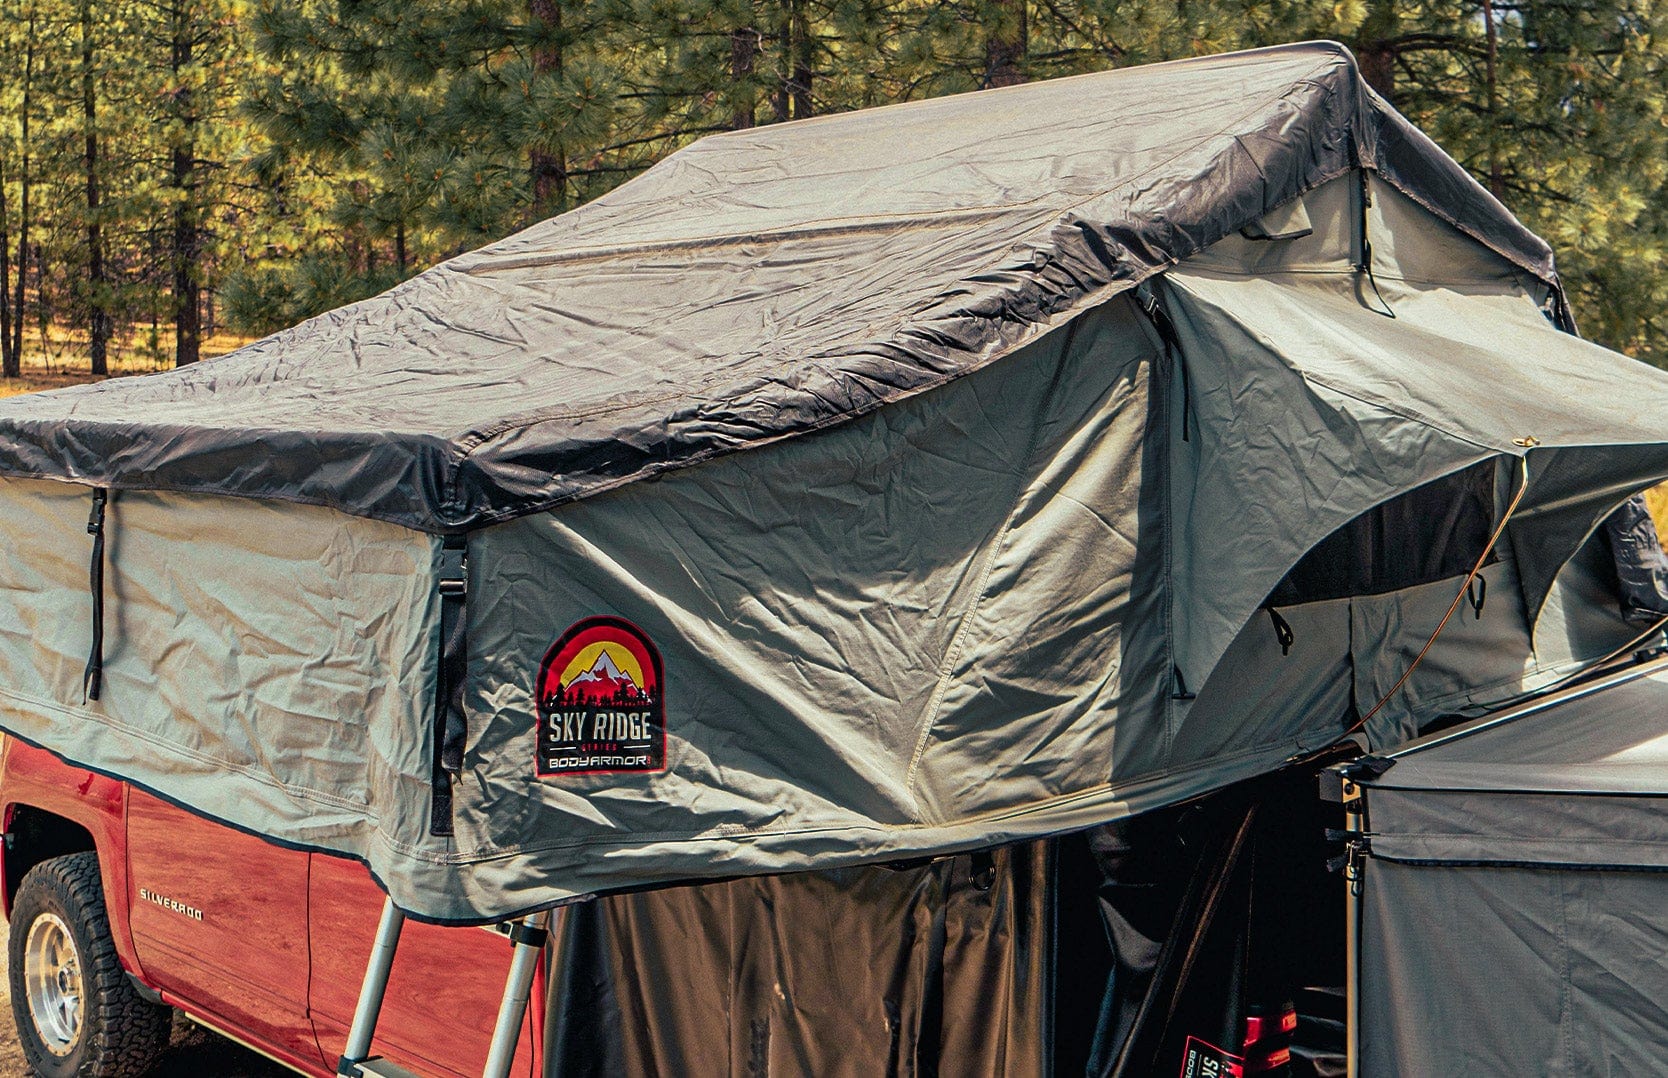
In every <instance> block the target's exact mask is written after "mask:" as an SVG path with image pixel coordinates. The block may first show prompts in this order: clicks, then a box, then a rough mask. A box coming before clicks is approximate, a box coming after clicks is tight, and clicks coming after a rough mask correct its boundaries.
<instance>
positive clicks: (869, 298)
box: [0, 43, 1556, 532]
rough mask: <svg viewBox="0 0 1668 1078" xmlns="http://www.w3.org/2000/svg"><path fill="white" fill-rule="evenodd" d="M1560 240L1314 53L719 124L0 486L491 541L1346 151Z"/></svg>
mask: <svg viewBox="0 0 1668 1078" xmlns="http://www.w3.org/2000/svg"><path fill="white" fill-rule="evenodd" d="M1362 162H1365V163H1366V164H1368V165H1369V166H1370V167H1372V168H1374V169H1376V170H1377V172H1378V173H1379V175H1380V176H1381V177H1382V178H1383V179H1384V180H1385V181H1386V182H1388V183H1390V184H1391V185H1393V186H1394V187H1396V188H1397V189H1399V190H1401V191H1402V192H1404V193H1406V194H1407V195H1409V196H1410V197H1412V198H1413V199H1415V200H1416V201H1417V202H1419V203H1420V204H1421V205H1423V206H1424V207H1426V208H1427V209H1429V210H1431V211H1432V212H1433V213H1435V214H1437V215H1438V216H1439V217H1441V218H1443V219H1445V220H1447V221H1448V222H1449V223H1450V224H1453V225H1454V226H1455V227H1457V228H1459V229H1460V230H1461V231H1463V232H1465V233H1467V234H1468V235H1470V236H1471V237H1473V238H1474V239H1476V240H1478V241H1479V242H1480V243H1482V244H1484V245H1486V246H1487V247H1489V248H1491V249H1492V250H1494V251H1495V252H1496V253H1498V254H1499V255H1500V256H1501V257H1502V258H1504V259H1506V260H1507V261H1509V262H1511V263H1513V264H1515V265H1516V266H1518V267H1519V268H1521V269H1522V270H1523V271H1525V272H1526V273H1528V274H1532V275H1534V276H1535V277H1538V278H1540V279H1541V280H1543V281H1546V282H1547V283H1548V284H1550V285H1552V286H1553V287H1554V288H1555V287H1556V276H1555V274H1554V272H1553V267H1552V258H1551V254H1550V252H1549V251H1548V249H1547V247H1546V245H1545V244H1544V243H1542V242H1541V241H1540V240H1539V239H1537V238H1536V237H1535V236H1533V235H1532V234H1531V233H1529V232H1528V231H1527V230H1526V229H1525V228H1524V227H1523V226H1522V225H1521V224H1519V223H1518V222H1517V221H1516V220H1515V219H1514V218H1513V217H1512V216H1511V215H1510V213H1508V212H1507V211H1506V210H1505V209H1504V208H1502V207H1501V206H1500V205H1499V203H1497V202H1496V201H1495V200H1494V199H1493V198H1491V197H1490V196H1489V195H1488V193H1487V192H1485V191H1484V190H1483V189H1482V188H1481V187H1479V186H1478V185H1477V184H1476V183H1475V182H1474V181H1473V180H1472V179H1471V178H1470V177H1469V176H1468V175H1467V174H1466V173H1465V172H1464V171H1463V170H1462V169H1461V168H1460V167H1459V166H1458V165H1456V164H1455V163H1454V162H1453V161H1452V160H1450V159H1449V158H1448V157H1446V156H1445V155H1444V154H1443V153H1442V152H1441V151H1440V150H1438V149H1437V148H1436V147H1435V146H1434V145H1433V144H1432V143H1431V142H1430V141H1429V140H1428V139H1427V138H1425V137H1424V136H1423V135H1421V134H1419V133H1418V132H1417V131H1416V130H1414V129H1413V128H1412V127H1411V126H1410V125H1409V124H1408V123H1407V121H1406V120H1404V119H1403V118H1402V117H1401V116H1400V115H1398V114H1397V113H1395V112H1394V110H1392V109H1391V108H1390V107H1389V106H1387V105H1386V104H1385V103H1384V102H1383V101H1382V100H1380V99H1379V98H1377V97H1376V96H1375V95H1373V94H1372V92H1371V91H1370V90H1369V89H1368V88H1367V87H1366V86H1365V84H1364V83H1363V82H1362V81H1361V79H1360V77H1359V74H1358V73H1357V70H1356V66H1355V62H1354V59H1353V58H1352V57H1351V56H1350V54H1349V52H1348V51H1347V50H1346V49H1344V48H1343V47H1342V46H1340V45H1336V44H1330V43H1312V44H1302V45H1290V46H1284V47H1280V48H1273V49H1264V50H1259V51H1256V52H1247V53H1239V54H1235V55H1230V56H1222V57H1213V58H1207V59H1200V60H1188V61H1180V62H1176V63H1170V64H1160V65H1155V66H1152V67H1144V68H1136V69H1129V70H1122V71H1112V72H1107V73H1104V74H1096V75H1085V76H1080V77H1077V78H1072V79H1062V80H1057V81H1053V82H1045V83H1036V84H1031V85H1025V86H1018V87H1012V88H1009V89H1003V90H994V91H985V92H980V93H976V94H966V95H961V96H957V97H949V98H941V99H937V100H931V101H922V102H915V103H910V104H904V105H897V106H892V107H889V108H884V109H877V110H871V111H867V112H862V113H853V114H846V115H839V116H829V117H823V118H818V119H813V120H808V121H804V122H801V123H794V124H786V125H779V126H772V127H766V128H760V129H757V130H754V131H748V132H738V133H734V134H727V135H720V136H714V137H711V138H707V139H703V140H701V141H699V142H697V143H695V144H694V145H692V146H690V147H688V148H687V149H684V150H682V151H680V152H678V153H676V154H673V155H672V156H671V157H669V158H667V159H666V160H665V161H663V162H662V163H660V164H659V165H657V166H656V167H655V168H653V169H650V170H649V171H648V172H647V173H645V174H644V175H643V176H641V177H639V178H637V179H636V180H634V181H632V182H631V183H628V184H626V185H625V186H623V187H621V188H619V189H618V190H616V191H614V192H613V193H611V194H609V195H607V196H604V197H603V198H601V199H598V200H597V201H595V202H593V203H591V204H589V205H587V206H584V207H582V208H580V209H577V210H575V211H573V212H571V213H568V214H564V215H563V216H561V217H557V218H554V219H552V220H549V221H546V222H543V223H542V224H539V225H536V226H534V227H532V228H529V229H527V230H526V231H524V232H521V233H519V234H517V235H514V236H511V237H510V238H508V239H506V240H503V241H501V242H499V243H496V244H493V245H491V246H488V247H486V248H483V249H481V250H479V251H476V252H474V253H471V254H468V255H464V256H462V257H460V258H455V259H453V260H451V261H450V262H447V263H444V264H442V265H440V266H437V267H435V268H434V269H432V270H429V271H428V272H426V273H423V274H421V275H419V276H418V277H416V278H414V279H413V280H411V281H408V282H406V283H405V284H403V285H401V286H399V287H397V288H395V289H393V290H391V291H389V292H387V293H384V294H383V295H380V296H377V297H375V298H372V299H369V300H366V301H364V302H362V303H358V304H354V305H352V306H349V307H345V308H342V309H341V310H337V311H333V312H331V313H329V314H326V315H323V316H320V317H318V318H315V319H312V320H310V321H308V322H305V323H303V324H301V325H299V326H296V327H294V328H292V329H289V330H286V331H284V332H281V333H278V334H276V335H274V336H272V337H268V338H266V339H265V340H262V341H259V342H257V343H255V344H253V345H250V346H249V347H247V348H244V349H241V350H240V351H238V352H236V353H234V354H233V355H231V356H228V357H225V358H223V359H220V360H217V361H215V362H213V363H208V364H203V365H200V366H197V367H195V368H190V369H186V370H183V371H175V372H167V373H162V374H156V375H151V376H147V377H142V378H130V379H118V380H114V381H109V382H103V383H100V384H97V385H90V386H81V387H76V388H71V389H65V390H59V391H55V392H51V393H45V394H37V395H32V396H28V397H19V398H14V399H12V400H8V401H5V402H0V473H3V474H10V475H34V476H45V477H49V478H58V479H64V480H69V481H74V482H82V483H89V484H97V485H106V486H112V487H117V488H151V489H171V490H183V491H197V492H206V493H217V494H228V495H240V496H248V497H261V498H275V499H285V500H291V501H299V502H308V503H315V504H322V505H328V506H333V507H335V508H337V509H340V510H342V511H345V512H348V513H352V514H356V515H361V516H367V517H375V518H380V519H384V520H389V521H393V522H395V523H399V524H403V525H407V526H409V527H413V528H417V529H421V530H424V531H430V532H452V531H458V530H464V529H469V528H473V527H478V526H481V525H484V524H488V523H492V522H494V521H497V520H503V519H509V518H512V517H515V516H519V515H523V514H526V513H531V512H535V511H538V510H540V509H544V508H547V507H549V506H552V505H555V504H558V503H561V502H563V501H568V500H572V499H575V498H581V497H585V496H587V495H589V494H593V493H596V492H598V491H601V490H605V489H608V488H610V487H613V486H617V485H619V484H621V483H626V482H630V481H632V480H634V479H639V478H643V477H646V476H649V475H652V474H655V473H657V472H660V471H663V470H665V469H668V468H674V467H679V466H682V465H687V464H690V463H694V462H696V461H699V460H703V459H707V458H709V457H713V456H716V455H718V454H721V453H726V452H729V451H731V450H736V449H743V448H747V447H749V446H754V445H759V444H763V443H766V442H771V441H774V440H778V439H781V438H786V437H791V436H794V435H798V434H802V433H806V432H808V431H812V430H816V429H820V428H823V427H827V426H830V425H833V424H836V423H840V422H842V421H845V420H848V419H851V418H853V417H855V416H858V415H861V414H863V413H865V412H868V411H871V410H873V409H875V408H878V407H881V406H882V405H885V404H887V403H890V402H892V401H896V400H899V399H902V398H905V397H908V396H911V395H913V394H916V393H919V392H921V391H923V390H926V389H929V388H931V387H933V386H935V385H939V384H942V383H943V382H946V381H948V380H950V379H952V378H955V377H957V376H959V375H962V374H965V373H967V372H969V371H971V370H974V369H977V368H978V367H980V366H983V365H984V364H986V363H989V362H991V361H992V360H994V359H996V358H998V357H1000V356H1002V355H1005V354H1007V353H1008V352H1011V351H1012V350H1014V349H1015V348H1017V347H1019V346H1020V345H1022V344H1024V343H1026V342H1027V341H1029V340H1031V339H1034V338H1035V337H1037V336H1038V335H1040V334H1042V333H1044V332H1046V331H1048V330H1049V329H1051V328H1053V327H1054V326H1057V325H1059V324H1060V323H1061V322H1062V321H1064V320H1066V319H1068V318H1069V317H1071V316H1072V315H1074V314H1076V313H1078V312H1080V311H1082V310H1084V309H1086V308H1088V307H1090V306H1092V305H1094V304H1097V303H1099V302H1102V301H1104V300H1105V299H1107V298H1108V297H1110V296H1112V295H1114V294H1116V293H1117V292H1119V291H1122V290H1124V289H1128V288H1130V287H1133V285H1134V284H1136V283H1138V282H1139V281H1141V280H1143V279H1145V278H1147V277H1149V276H1151V275H1152V274H1154V273H1156V272H1160V271H1162V270H1163V269H1165V268H1167V267H1168V266H1170V265H1172V264H1173V263H1175V262H1176V261H1178V260H1180V259H1182V258H1185V257H1187V256H1189V255H1191V254H1193V253H1195V252H1197V251H1200V250H1201V249H1203V248H1205V247H1207V246H1209V245H1210V244H1211V243H1213V242H1215V241H1216V240H1218V239H1220V238H1221V237H1223V236H1225V235H1228V234H1229V233H1231V232H1233V231H1234V230H1235V229H1237V228H1240V227H1243V226H1245V225H1247V224H1249V223H1251V222H1252V221H1255V220H1256V219H1257V218H1258V217H1260V216H1262V215H1263V214H1264V213H1265V212H1267V211H1268V210H1270V209H1272V208H1274V207H1276V206H1279V205H1281V204H1282V203H1285V202H1287V201H1289V200H1290V199H1292V198H1293V197H1295V196H1297V195H1299V194H1301V193H1303V192H1305V191H1307V190H1309V189H1311V188H1313V187H1315V186H1317V185H1319V184H1321V183H1324V182H1325V181H1327V180H1329V179H1332V178H1334V177H1336V176H1338V175H1340V174H1343V173H1344V172H1347V171H1348V170H1349V169H1350V168H1352V167H1354V166H1355V165H1356V164H1358V163H1362Z"/></svg>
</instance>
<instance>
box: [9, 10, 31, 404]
mask: <svg viewBox="0 0 1668 1078" xmlns="http://www.w3.org/2000/svg"><path fill="white" fill-rule="evenodd" d="M25 32H26V33H27V35H28V37H27V38H26V42H25V45H24V52H23V86H22V93H21V96H20V99H19V105H18V107H19V109H20V110H21V111H20V112H19V114H18V117H19V126H20V127H21V128H22V132H21V136H22V137H21V138H20V139H19V141H18V151H19V152H18V165H19V170H18V177H17V180H18V200H17V285H16V286H15V287H16V291H15V292H14V293H13V299H12V355H13V356H14V357H15V358H16V360H17V362H18V365H19V372H20V373H21V370H22V363H23V323H24V320H25V319H24V308H23V299H24V295H23V288H24V279H25V278H26V277H28V276H29V186H30V175H29V110H30V108H31V107H32V106H33V105H34V95H33V90H34V85H35V8H34V6H33V5H30V7H29V23H28V27H27V29H26V31H25Z"/></svg>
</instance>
